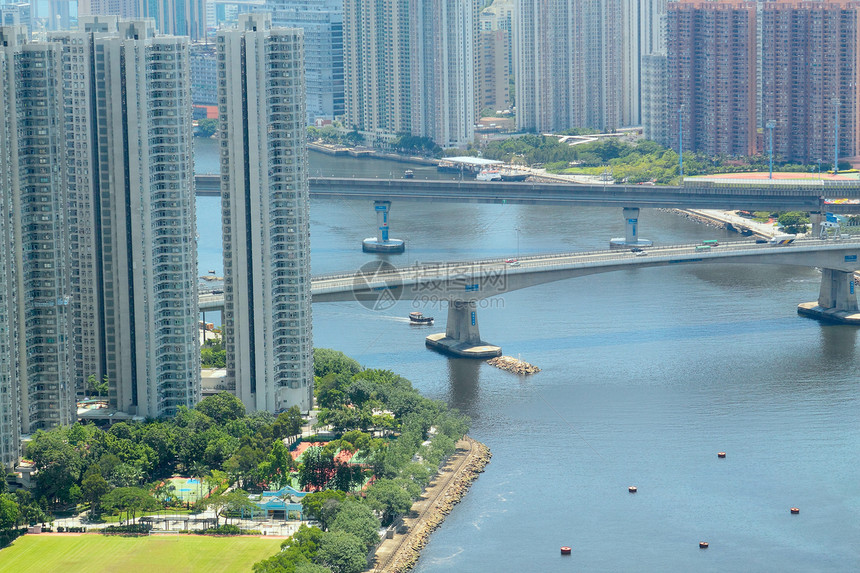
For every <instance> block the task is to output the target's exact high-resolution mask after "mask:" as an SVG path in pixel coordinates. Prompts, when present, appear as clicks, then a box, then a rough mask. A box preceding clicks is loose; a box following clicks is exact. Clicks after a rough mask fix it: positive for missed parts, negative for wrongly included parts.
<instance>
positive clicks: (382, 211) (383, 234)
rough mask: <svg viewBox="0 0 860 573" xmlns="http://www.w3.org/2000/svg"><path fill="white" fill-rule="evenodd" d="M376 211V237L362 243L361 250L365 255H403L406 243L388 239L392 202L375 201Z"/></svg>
mask: <svg viewBox="0 0 860 573" xmlns="http://www.w3.org/2000/svg"><path fill="white" fill-rule="evenodd" d="M373 210H374V211H376V237H370V238H369V239H365V240H364V241H362V242H361V250H362V251H364V252H365V253H402V252H403V251H404V250H406V243H405V242H403V241H402V240H401V239H390V238H389V237H388V214H389V212H390V211H391V201H374V202H373Z"/></svg>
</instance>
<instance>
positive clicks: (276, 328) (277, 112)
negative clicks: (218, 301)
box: [216, 13, 313, 412]
mask: <svg viewBox="0 0 860 573" xmlns="http://www.w3.org/2000/svg"><path fill="white" fill-rule="evenodd" d="M216 43H217V47H218V63H219V68H218V75H219V85H218V98H219V116H220V120H221V204H222V220H223V238H224V239H223V240H224V283H225V284H224V299H225V311H224V320H223V322H224V326H223V329H224V339H225V345H226V350H227V380H228V384H230V385H232V386H233V387H234V391H235V393H236V395H237V396H238V397H239V398H240V399H241V400H242V402H243V403H244V404H245V406H246V407H247V408H248V409H250V410H268V411H270V412H277V411H280V410H283V409H286V408H290V407H291V406H298V407H299V408H300V409H301V410H307V409H309V408H310V407H311V404H312V398H313V340H312V331H311V329H312V323H311V282H310V226H309V214H308V206H309V199H308V180H307V146H306V143H305V137H306V128H305V118H306V112H305V86H304V65H303V53H302V52H303V50H302V31H301V30H298V29H287V28H273V27H272V25H271V18H270V16H269V15H268V14H262V13H259V14H242V15H240V16H239V25H238V27H237V28H233V29H224V28H222V29H221V30H219V32H218V36H217V42H216Z"/></svg>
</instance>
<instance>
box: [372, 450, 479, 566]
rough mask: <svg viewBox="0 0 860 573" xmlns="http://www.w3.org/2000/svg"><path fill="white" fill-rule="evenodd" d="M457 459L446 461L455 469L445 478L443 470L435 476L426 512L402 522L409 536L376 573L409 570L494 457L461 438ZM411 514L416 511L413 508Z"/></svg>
mask: <svg viewBox="0 0 860 573" xmlns="http://www.w3.org/2000/svg"><path fill="white" fill-rule="evenodd" d="M459 455H462V456H464V458H463V459H460V460H455V459H452V460H450V461H449V464H451V467H453V468H454V469H453V470H449V471H450V473H448V475H445V471H446V470H444V469H443V473H440V475H439V476H438V478H437V482H436V487H438V488H439V489H438V491H435V492H432V493H431V491H430V490H433V489H436V487H431V488H429V489H428V493H430V504H429V505H428V506H427V508H426V509H424V511H421V512H420V513H419V515H418V516H417V518H414V519H413V518H407V519H405V520H404V525H405V526H406V527H407V528H408V531H409V532H408V533H407V538H406V539H405V540H404V542H403V543H402V544H401V545H400V547H399V548H398V549H397V550H396V553H395V554H394V555H393V556H392V559H391V560H390V561H389V562H388V563H387V565H385V566H383V567H381V568H378V569H375V571H391V572H393V573H402V572H404V571H409V570H410V569H412V568H413V567H414V566H415V563H416V562H417V561H418V557H419V556H420V555H421V549H423V548H424V546H425V545H427V542H428V541H429V539H430V534H431V533H433V530H435V529H436V528H437V527H439V526H440V525H442V522H443V521H445V517H446V516H447V515H448V514H449V513H451V510H452V509H453V508H454V506H455V505H457V503H459V501H460V500H461V499H462V498H463V496H464V495H466V492H467V491H469V487H470V486H471V485H472V482H473V481H475V480H476V479H478V476H479V475H480V474H481V473H482V472H483V471H484V467H485V466H486V465H487V464H488V463H490V458H491V457H492V455H493V454H492V453H491V452H490V448H488V447H487V446H485V445H484V444H482V443H481V442H478V441H475V440H473V439H472V438H470V437H468V436H464V437H463V439H462V440H460V441H459V442H457V453H456V454H455V455H454V457H456V456H459ZM414 510H415V507H414V506H413V511H414Z"/></svg>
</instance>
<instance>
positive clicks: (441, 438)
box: [0, 349, 468, 573]
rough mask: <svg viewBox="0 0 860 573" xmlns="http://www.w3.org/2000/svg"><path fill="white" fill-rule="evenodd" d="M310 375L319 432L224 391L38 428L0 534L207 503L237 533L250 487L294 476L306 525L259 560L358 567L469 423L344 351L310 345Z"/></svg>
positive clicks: (2, 510) (287, 565) (127, 523)
mask: <svg viewBox="0 0 860 573" xmlns="http://www.w3.org/2000/svg"><path fill="white" fill-rule="evenodd" d="M314 373H315V384H316V387H315V395H316V400H317V405H318V408H319V411H318V423H317V425H316V426H317V427H318V428H319V431H321V432H323V431H324V432H326V433H325V434H320V435H316V436H310V437H304V438H302V437H300V434H301V430H302V425H303V423H304V422H305V421H304V420H303V418H302V415H301V412H299V410H298V409H297V408H292V409H290V410H287V411H285V412H282V413H280V414H278V415H277V416H276V415H273V414H270V413H267V412H251V413H248V412H246V411H245V408H244V406H243V404H242V403H241V402H240V401H239V400H238V399H237V398H236V397H235V396H233V395H232V394H229V393H226V392H222V393H220V394H217V395H214V396H210V397H207V398H205V399H204V400H202V401H201V402H200V403H198V404H197V405H196V406H195V407H194V408H191V409H186V408H182V409H180V411H179V413H178V414H177V415H176V416H175V417H174V418H171V419H159V420H146V421H140V422H132V421H124V422H119V423H115V424H113V425H112V426H110V427H109V428H100V427H97V426H95V425H92V424H80V423H78V424H75V425H73V426H71V427H61V428H55V429H52V430H49V431H38V432H36V433H35V434H34V435H33V437H32V440H31V441H30V442H29V443H28V444H27V447H26V457H27V459H28V460H29V461H31V462H32V464H33V465H34V467H35V468H36V470H37V471H36V473H35V486H34V487H33V488H32V490H31V491H25V490H19V491H18V492H15V493H14V494H12V493H0V535H5V537H3V539H5V540H6V542H7V543H8V542H10V541H11V540H12V539H13V538H14V537H13V535H16V534H17V532H18V529H17V528H19V527H20V526H21V525H27V524H31V523H45V522H50V521H51V519H52V516H60V515H68V514H71V513H83V512H87V514H88V515H87V518H88V519H89V520H90V521H94V522H99V521H102V522H105V523H114V522H117V524H118V527H124V528H127V529H126V530H127V531H131V532H138V531H144V530H145V529H146V527H148V525H144V524H141V523H140V521H141V519H140V518H141V517H143V516H144V515H146V514H147V513H148V512H153V511H161V512H163V511H165V509H166V510H168V511H170V512H171V513H173V512H178V511H186V512H189V513H194V512H200V511H202V510H204V509H207V508H208V509H212V510H214V511H215V515H216V517H215V519H216V520H218V521H217V522H216V523H215V527H214V528H213V529H214V531H217V532H219V533H229V532H238V528H237V527H236V526H235V525H232V524H230V523H229V520H231V519H232V518H234V517H237V516H239V515H245V514H247V513H248V512H253V511H254V510H255V508H256V506H255V505H254V504H253V503H252V502H251V501H249V494H250V493H259V492H262V491H265V490H270V491H277V490H278V489H279V488H282V487H284V486H287V485H291V486H293V487H295V488H297V489H300V490H303V491H305V492H310V493H307V495H305V496H304V497H303V498H302V513H303V515H304V518H306V519H312V520H314V521H313V523H314V526H313V527H307V526H304V525H303V526H302V528H301V529H300V530H299V533H297V534H296V535H295V536H293V537H292V538H291V539H289V540H287V541H285V542H284V544H283V546H282V550H281V551H280V552H279V553H278V554H276V555H274V556H272V557H270V558H268V559H265V560H263V561H261V562H259V563H258V564H257V565H256V566H255V570H256V571H259V572H261V573H262V572H281V571H298V570H301V571H320V572H322V571H333V572H337V573H347V572H350V571H356V572H357V571H362V570H364V569H365V568H366V566H367V555H368V551H369V550H370V549H372V548H373V547H375V546H376V544H378V543H379V530H380V528H381V527H383V526H386V525H389V524H391V523H392V522H394V521H395V520H396V519H397V517H398V516H400V515H403V514H405V513H407V512H408V511H409V510H410V508H411V506H412V503H413V501H414V500H415V499H417V498H418V497H419V496H420V495H421V492H422V491H423V488H424V487H425V486H426V485H427V483H428V482H429V481H430V479H431V477H432V476H433V475H434V474H435V473H436V472H437V471H438V468H439V467H440V464H441V463H442V462H443V461H444V460H445V459H446V458H447V457H448V456H450V455H451V454H452V453H453V452H454V451H455V443H456V441H457V440H458V439H460V438H461V437H462V436H463V435H464V434H465V433H466V431H467V429H468V422H467V420H466V418H464V417H463V416H462V415H460V414H459V413H457V412H456V411H453V410H451V409H449V408H448V407H447V406H446V405H445V404H444V403H442V402H438V401H434V400H430V399H428V398H425V397H423V396H421V394H420V393H419V392H418V391H417V390H415V389H414V388H413V387H412V384H411V383H410V382H409V381H408V380H407V379H405V378H403V377H401V376H399V375H397V374H395V373H393V372H391V371H389V370H380V369H365V368H362V367H361V366H360V365H359V364H358V363H357V362H356V361H355V360H352V359H351V358H349V357H347V356H345V355H343V354H342V353H340V352H336V351H333V350H328V349H316V350H315V352H314ZM302 440H305V441H309V442H311V444H312V445H311V446H310V447H306V449H304V451H303V453H302V454H301V456H300V457H299V458H298V459H294V456H293V455H292V452H291V448H295V447H296V445H297V444H298V443H299V442H301V441H302ZM344 453H346V454H347V455H344ZM347 460H349V461H347ZM177 475H182V476H191V477H193V478H197V479H198V480H200V482H201V483H203V484H205V493H206V495H204V496H203V497H202V499H200V500H199V501H197V502H196V503H194V504H190V503H185V504H182V502H181V501H180V500H179V498H178V497H177V496H176V495H175V491H173V489H172V486H171V485H170V481H169V480H170V478H171V477H173V476H177ZM221 517H223V518H224V522H223V523H222V522H221V520H220V518H221ZM228 528H229V529H228ZM114 530H115V531H116V530H117V529H116V528H114ZM13 532H14V533H13Z"/></svg>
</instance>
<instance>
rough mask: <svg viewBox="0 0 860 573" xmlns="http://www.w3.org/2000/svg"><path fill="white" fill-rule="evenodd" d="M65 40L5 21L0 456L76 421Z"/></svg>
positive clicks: (0, 144) (0, 117)
mask: <svg viewBox="0 0 860 573" xmlns="http://www.w3.org/2000/svg"><path fill="white" fill-rule="evenodd" d="M61 66H62V61H61V54H60V50H59V47H58V46H55V45H52V44H47V43H43V42H32V43H31V42H27V41H26V30H25V29H24V28H23V27H21V26H11V27H0V206H2V213H3V217H2V218H0V461H2V464H4V465H9V464H10V463H14V462H15V461H17V457H16V456H17V455H18V452H19V447H20V446H19V443H18V441H19V440H18V438H19V432H20V433H23V434H28V433H31V432H35V431H36V430H39V429H47V428H51V427H53V426H57V425H60V424H70V423H71V422H73V421H74V414H75V402H74V391H73V387H72V375H71V361H70V357H71V354H72V350H71V345H72V337H71V336H70V324H69V322H70V316H69V314H70V313H69V300H70V291H69V283H68V268H67V261H68V249H69V243H68V238H67V237H68V228H67V224H68V220H67V197H66V190H65V185H64V182H65V177H66V173H65V163H64V161H63V154H62V152H63V144H64V139H65V136H64V133H63V126H62V120H61V118H62V92H61V89H62V82H61V70H62V67H61Z"/></svg>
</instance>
